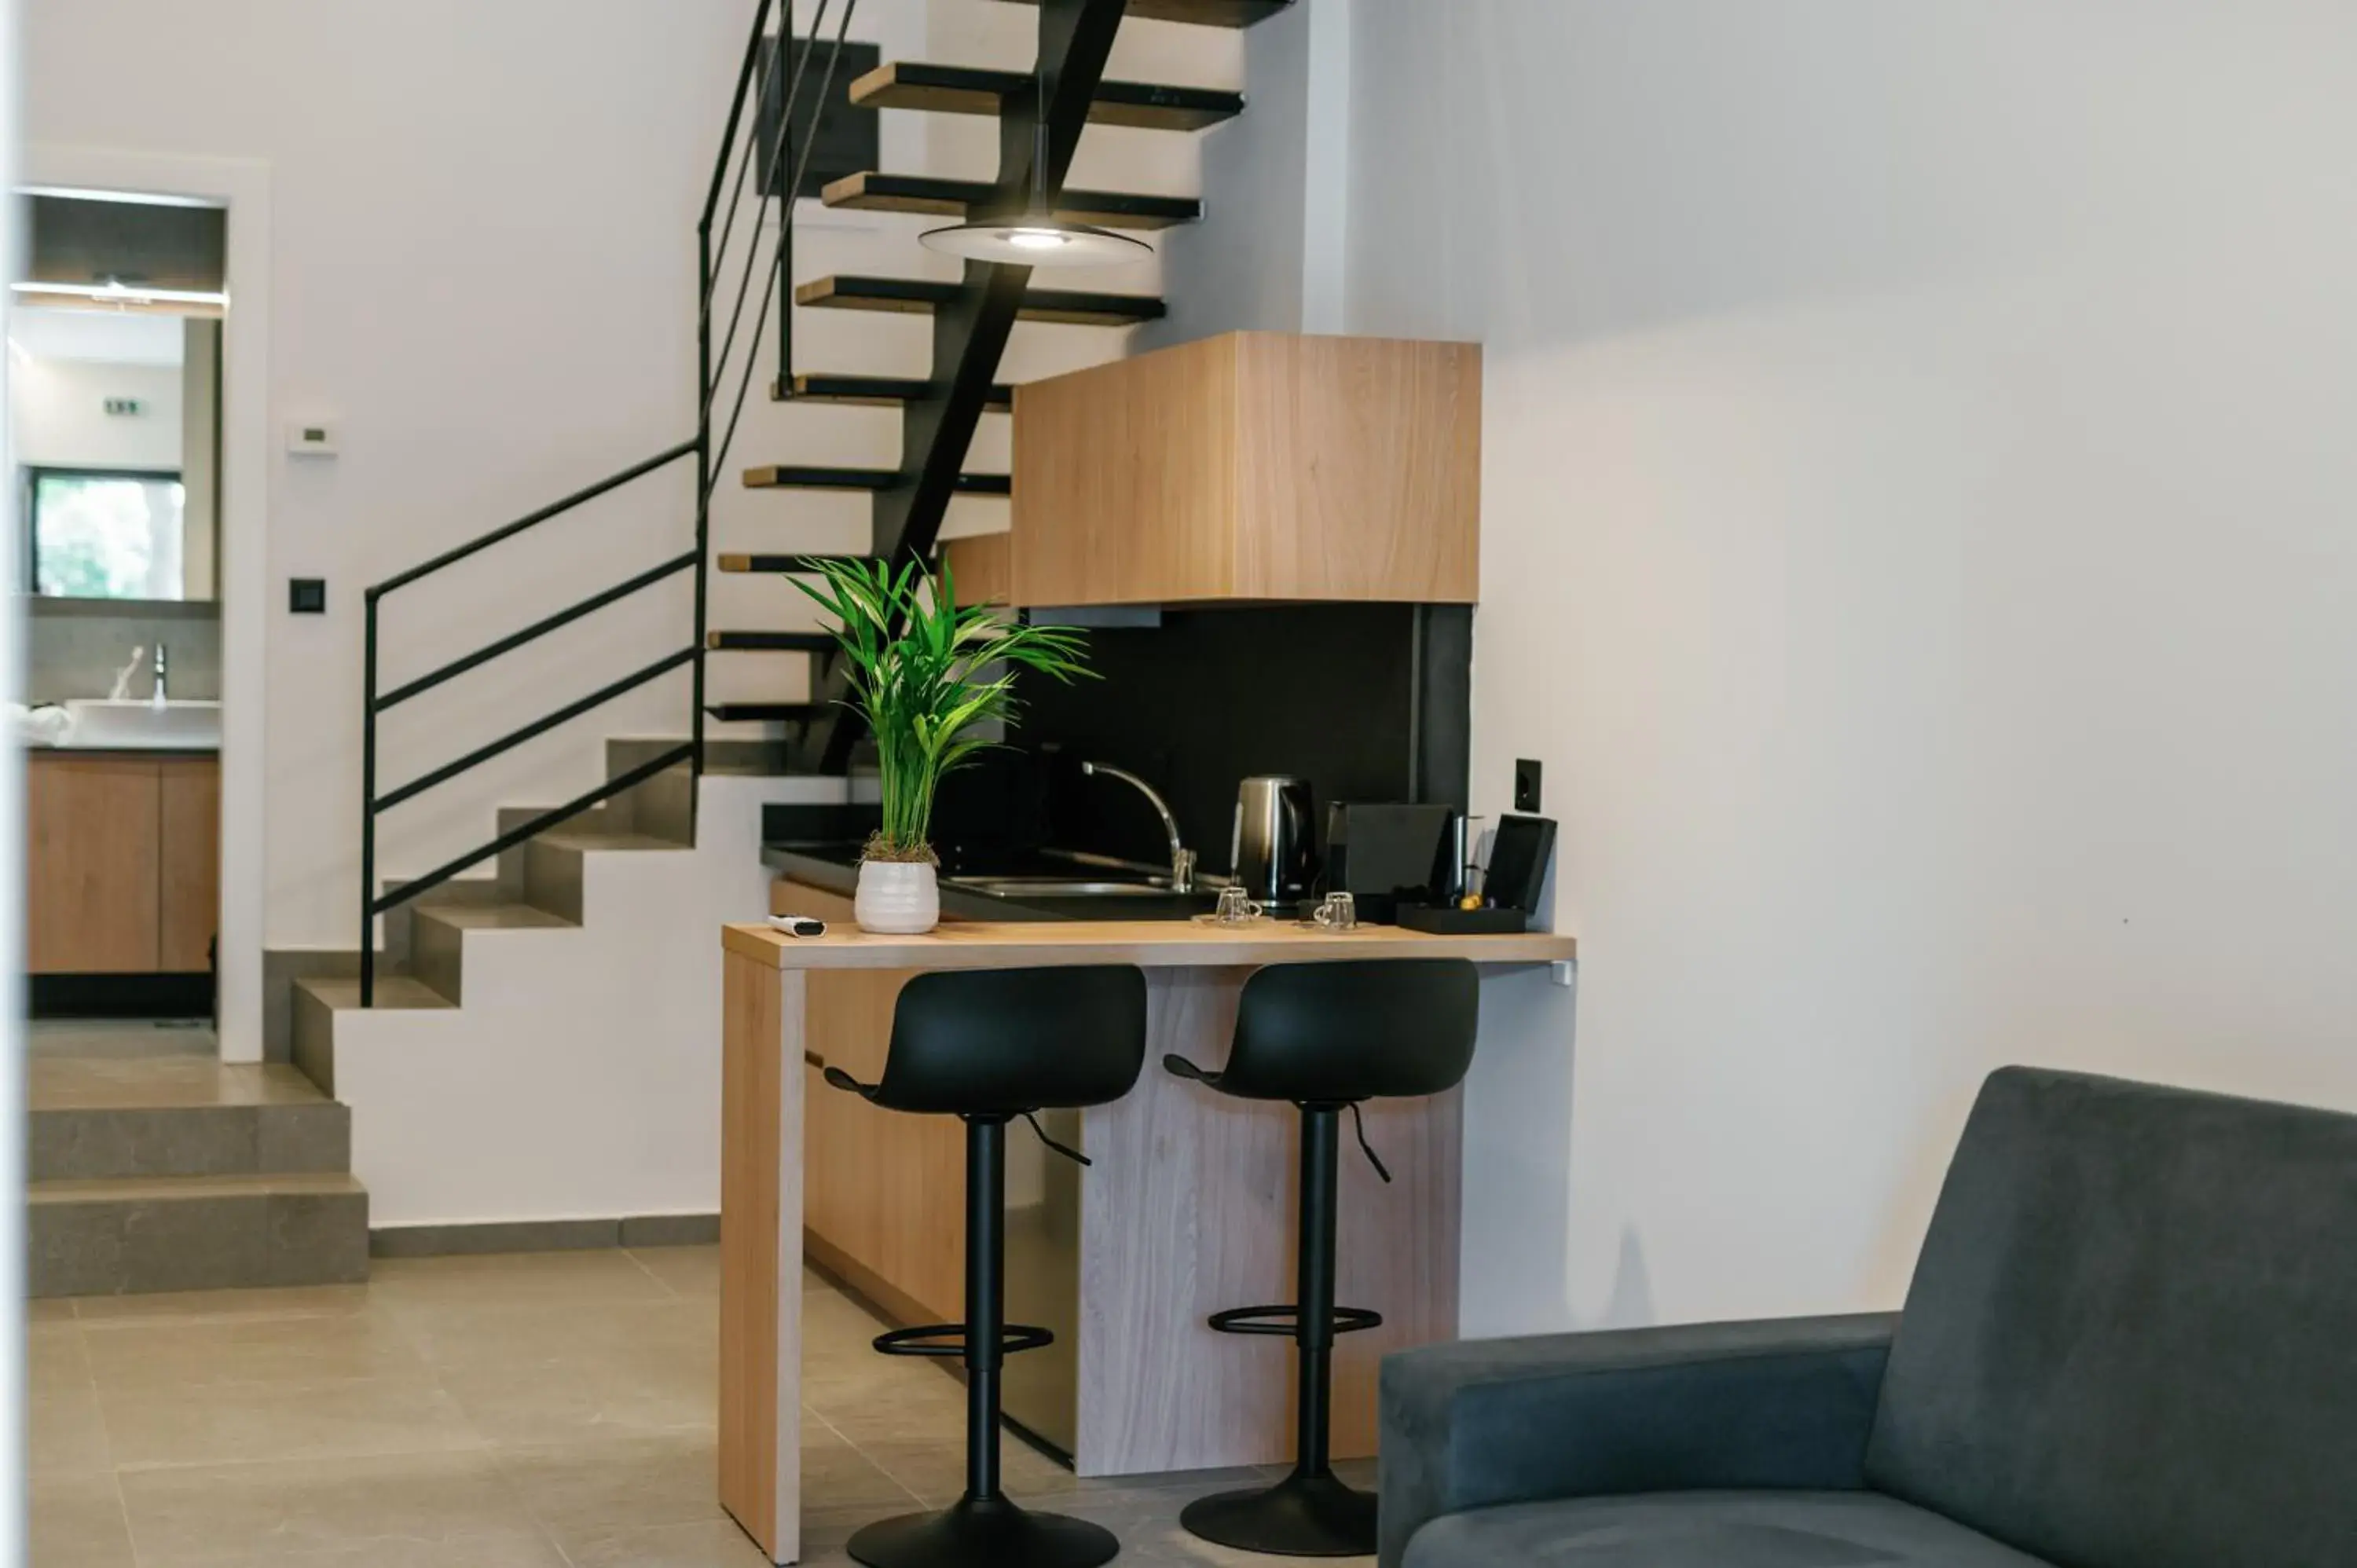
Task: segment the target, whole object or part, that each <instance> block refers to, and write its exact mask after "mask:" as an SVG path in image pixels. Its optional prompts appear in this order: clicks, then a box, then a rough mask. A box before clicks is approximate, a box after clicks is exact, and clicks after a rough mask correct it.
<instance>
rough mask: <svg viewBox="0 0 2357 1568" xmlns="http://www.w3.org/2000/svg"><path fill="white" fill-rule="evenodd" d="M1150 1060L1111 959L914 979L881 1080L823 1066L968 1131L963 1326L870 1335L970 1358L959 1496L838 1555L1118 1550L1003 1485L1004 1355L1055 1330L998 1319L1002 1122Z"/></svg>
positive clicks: (855, 1541) (910, 1563) (1095, 1089)
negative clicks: (1010, 1496)
mask: <svg viewBox="0 0 2357 1568" xmlns="http://www.w3.org/2000/svg"><path fill="white" fill-rule="evenodd" d="M1145 1060H1146V976H1145V975H1144V974H1143V973H1142V972H1139V971H1137V970H1136V969H1134V968H1129V967H1126V966H1122V965H1111V966H1103V967H1091V968H1082V969H1011V970H965V971H952V972H933V973H928V974H920V975H918V976H916V977H915V978H914V979H912V980H910V981H909V983H907V984H906V985H904V986H902V987H901V989H900V997H899V1003H898V1004H896V1005H895V1006H894V1008H893V1010H892V1042H891V1046H890V1047H889V1049H888V1051H887V1052H886V1054H885V1058H884V1076H883V1078H882V1079H880V1080H878V1081H877V1082H876V1083H872V1084H866V1083H861V1082H859V1081H858V1080H857V1079H854V1078H852V1077H851V1075H850V1074H848V1073H846V1072H844V1071H843V1070H842V1069H839V1068H829V1069H826V1080H827V1082H828V1083H830V1084H832V1085H834V1087H835V1088H837V1089H841V1090H848V1091H850V1092H853V1093H856V1094H861V1095H865V1096H866V1098H867V1099H868V1100H870V1101H874V1102H875V1103H876V1104H877V1105H880V1106H882V1107H884V1108H885V1109H886V1110H888V1111H907V1112H917V1113H919V1114H930V1115H941V1116H956V1117H958V1118H960V1119H961V1120H963V1122H965V1128H966V1133H965V1321H964V1322H963V1323H932V1324H926V1325H922V1326H918V1327H913V1328H896V1329H894V1330H892V1331H891V1332H889V1333H887V1334H879V1335H877V1337H876V1342H875V1343H876V1348H877V1350H878V1351H880V1352H882V1353H883V1354H885V1355H888V1356H935V1357H942V1358H955V1359H959V1360H961V1361H963V1363H964V1364H965V1374H966V1461H965V1477H966V1480H965V1494H964V1495H963V1497H961V1498H959V1499H958V1501H957V1502H956V1503H955V1504H954V1505H953V1506H952V1507H951V1508H949V1509H946V1510H944V1511H942V1512H941V1513H921V1514H907V1515H903V1516H901V1517H900V1518H898V1519H888V1520H883V1521H882V1522H881V1523H877V1524H871V1525H868V1526H867V1527H866V1528H865V1529H863V1530H858V1531H857V1532H856V1533H855V1534H854V1535H853V1536H852V1538H851V1540H850V1541H849V1543H848V1550H849V1551H850V1552H851V1555H852V1556H853V1557H854V1558H856V1559H857V1560H858V1561H859V1562H861V1563H866V1564H868V1565H869V1568H1097V1564H1099V1563H1106V1562H1109V1561H1111V1560H1112V1558H1113V1557H1114V1555H1115V1554H1116V1553H1117V1552H1120V1550H1121V1542H1120V1541H1117V1540H1115V1539H1114V1535H1113V1532H1112V1531H1110V1530H1105V1529H1103V1528H1102V1527H1101V1526H1098V1525H1094V1524H1090V1523H1088V1522H1087V1521H1085V1520H1076V1519H1065V1518H1062V1517H1060V1516H1059V1515H1055V1514H1045V1513H1033V1512H1031V1511H1029V1510H1028V1509H1020V1508H1017V1506H1016V1505H1015V1504H1014V1503H1012V1502H1010V1501H1008V1500H1007V1498H1006V1494H1005V1493H1004V1492H1003V1491H1001V1490H1000V1487H999V1466H998V1442H999V1434H998V1418H999V1386H998V1385H999V1374H1000V1370H1001V1365H1002V1363H1003V1362H1004V1361H1005V1359H1006V1357H1008V1356H1010V1355H1015V1354H1017V1353H1019V1352H1021V1351H1025V1350H1037V1349H1039V1348H1041V1347H1042V1346H1045V1345H1049V1344H1052V1343H1053V1342H1054V1338H1055V1337H1054V1336H1053V1335H1051V1334H1050V1333H1049V1331H1048V1330H1047V1329H1045V1328H1037V1327H1032V1326H1028V1325H1024V1324H1010V1323H1008V1322H1007V1321H1006V1282H1005V1274H1006V1236H1005V1232H1004V1229H1003V1226H1004V1219H1005V1207H1006V1123H1007V1122H1010V1121H1012V1120H1014V1119H1015V1118H1016V1117H1018V1116H1020V1117H1025V1118H1028V1117H1030V1116H1031V1115H1032V1113H1033V1112H1039V1111H1047V1110H1051V1109H1052V1110H1071V1109H1077V1108H1080V1107H1082V1106H1089V1105H1102V1104H1104V1103H1105V1102H1107V1101H1114V1100H1118V1099H1120V1098H1121V1097H1122V1096H1123V1095H1125V1094H1127V1093H1128V1092H1129V1091H1130V1089H1131V1087H1132V1086H1133V1085H1135V1083H1136V1082H1137V1074H1138V1069H1140V1068H1141V1067H1142V1066H1143V1065H1144V1063H1145ZM1032 1127H1033V1129H1034V1130H1035V1131H1037V1129H1038V1127H1039V1123H1038V1122H1032ZM1040 1138H1041V1140H1042V1141H1043V1142H1046V1143H1048V1144H1049V1147H1050V1148H1053V1149H1057V1150H1059V1151H1060V1153H1063V1154H1067V1155H1071V1157H1072V1158H1074V1159H1076V1160H1080V1161H1081V1163H1082V1164H1083V1165H1085V1164H1087V1163H1088V1162H1087V1159H1086V1157H1085V1156H1083V1155H1081V1154H1079V1153H1078V1152H1077V1151H1075V1150H1071V1149H1065V1148H1063V1146H1062V1145H1061V1144H1056V1143H1054V1142H1053V1141H1052V1140H1049V1139H1048V1137H1047V1134H1046V1133H1041V1134H1040Z"/></svg>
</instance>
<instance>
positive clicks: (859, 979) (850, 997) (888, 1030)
mask: <svg viewBox="0 0 2357 1568" xmlns="http://www.w3.org/2000/svg"><path fill="white" fill-rule="evenodd" d="M781 886H784V885H781ZM788 906H790V907H791V909H792V910H793V912H795V913H797V914H803V915H814V916H816V917H818V918H820V919H822V920H824V921H826V922H827V923H828V924H829V925H835V926H842V927H846V928H847V927H848V926H850V925H851V923H852V912H851V900H850V899H848V898H845V897H843V896H842V895H841V894H837V893H828V892H825V891H823V890H821V889H818V888H814V887H809V886H803V885H801V884H793V885H791V891H790V892H788V893H785V894H784V895H782V897H781V898H780V901H779V907H780V908H785V907H788ZM915 973H916V971H914V970H867V971H854V970H833V971H822V972H813V973H812V974H811V976H810V977H809V983H808V990H807V992H806V993H805V996H804V1000H803V1004H802V1006H803V1049H804V1052H805V1053H806V1054H805V1058H804V1065H805V1068H806V1070H807V1072H808V1074H809V1078H808V1080H807V1085H808V1089H809V1095H810V1098H809V1101H808V1104H809V1109H808V1112H806V1124H807V1127H808V1133H807V1137H808V1143H807V1144H806V1145H805V1149H804V1176H803V1185H804V1188H805V1190H806V1192H807V1193H808V1195H809V1196H808V1200H807V1206H806V1208H805V1209H804V1212H803V1216H802V1225H803V1229H804V1230H805V1232H806V1234H807V1238H808V1241H809V1245H810V1250H811V1255H812V1256H813V1258H814V1259H816V1260H817V1261H818V1262H820V1263H821V1264H822V1265H823V1266H824V1267H826V1268H828V1269H831V1270H833V1271H834V1273H837V1274H839V1275H841V1276H843V1277H844V1278H845V1280H847V1281H848V1282H849V1283H851V1285H852V1286H853V1287H854V1288H855V1289H856V1290H858V1291H859V1292H860V1293H861V1294H864V1295H866V1296H867V1297H868V1298H869V1299H870V1300H872V1301H874V1302H875V1303H876V1304H877V1305H879V1306H881V1307H883V1308H885V1309H886V1310H887V1311H888V1312H890V1313H891V1314H892V1315H893V1316H897V1317H899V1318H901V1319H903V1320H905V1321H909V1322H953V1321H955V1320H956V1319H957V1318H958V1317H960V1316H962V1315H963V1302H964V1294H965V1240H964V1238H965V1230H964V1227H965V1143H964V1135H965V1127H964V1123H963V1122H959V1121H958V1120H957V1119H956V1118H955V1117H953V1116H911V1115H908V1114H906V1113H904V1112H897V1111H883V1110H878V1109H877V1107H876V1106H873V1105H870V1104H869V1103H868V1102H867V1101H865V1100H863V1099H861V1098H860V1097H859V1096H857V1095H856V1094H851V1093H847V1092H845V1091H844V1090H838V1089H834V1088H830V1087H829V1086H828V1085H827V1084H826V1083H825V1081H824V1079H823V1068H825V1067H834V1068H840V1069H843V1070H844V1071H845V1072H847V1073H849V1074H850V1075H851V1076H852V1077H854V1078H856V1079H859V1081H860V1082H862V1083H874V1082H875V1081H876V1080H877V1079H879V1078H881V1077H882V1076H883V1073H884V1058H885V1054H886V1052H887V1050H888V1047H890V1045H891V1041H892V1009H893V1006H894V1004H896V1003H897V1002H898V1001H899V996H900V987H901V986H903V985H905V984H907V983H908V982H909V979H910V977H911V976H913V975H914V974H915ZM813 1057H815V1058H818V1059H817V1060H816V1061H812V1060H810V1059H809V1058H813Z"/></svg>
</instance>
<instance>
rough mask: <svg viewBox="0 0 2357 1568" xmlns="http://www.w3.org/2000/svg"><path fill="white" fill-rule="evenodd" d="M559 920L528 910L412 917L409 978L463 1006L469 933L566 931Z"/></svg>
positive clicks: (472, 908) (481, 908) (505, 907)
mask: <svg viewBox="0 0 2357 1568" xmlns="http://www.w3.org/2000/svg"><path fill="white" fill-rule="evenodd" d="M577 929H579V928H578V927H577V926H576V924H575V923H574V922H573V921H571V920H568V919H566V918H564V917H563V916H561V915H552V914H550V913H549V912H548V911H547V910H545V909H543V908H537V907H535V906H533V905H531V904H519V903H498V904H445V905H436V906H435V907H433V908H425V909H420V910H418V911H417V916H416V919H415V921H414V925H413V927H412V930H411V938H410V954H409V964H410V971H411V972H412V973H413V974H414V975H415V977H416V978H417V979H419V980H421V981H423V982H425V984H426V986H427V987H428V988H430V989H432V990H434V991H436V992H438V993H441V994H442V995H443V996H444V997H446V998H447V999H448V1000H449V1001H451V1002H452V1003H454V1004H455V1003H457V1002H460V1001H462V1000H464V993H463V990H462V984H463V981H464V973H465V967H466V966H465V961H464V960H465V954H466V950H467V947H466V942H467V933H468V931H570V930H577Z"/></svg>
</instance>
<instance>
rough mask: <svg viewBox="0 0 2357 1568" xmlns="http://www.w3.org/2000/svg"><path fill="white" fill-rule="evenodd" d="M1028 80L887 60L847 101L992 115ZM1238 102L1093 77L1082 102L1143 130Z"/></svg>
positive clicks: (1101, 120)
mask: <svg viewBox="0 0 2357 1568" xmlns="http://www.w3.org/2000/svg"><path fill="white" fill-rule="evenodd" d="M1031 80H1032V79H1031V73H1030V72H1028V71H1022V70H986V69H985V68H983V67H980V66H963V65H938V64H934V63H932V62H931V61H927V60H892V61H889V62H888V63H886V64H884V65H880V66H878V67H877V68H876V69H875V70H871V71H869V72H868V73H867V74H866V75H865V76H863V77H861V78H860V79H859V80H858V81H855V82H853V83H852V84H851V101H852V102H854V103H856V104H858V105H859V106H860V107H862V108H864V109H916V110H924V111H928V112H931V113H937V114H988V115H996V114H997V113H1000V111H1001V107H1002V105H1003V104H1004V103H1005V102H1006V99H1008V98H1009V97H1012V96H1015V95H1017V94H1019V93H1022V92H1025V91H1028V90H1029V88H1030V86H1031ZM1243 107H1244V95H1243V93H1241V92H1229V91H1222V90H1221V89H1218V88H1211V87H1171V86H1165V85H1162V84H1159V83H1156V82H1148V81H1101V82H1099V83H1097V95H1096V97H1095V99H1094V100H1093V101H1092V102H1091V103H1090V105H1089V120H1090V123H1091V124H1098V125H1131V126H1135V127H1138V128H1140V129H1143V130H1149V131H1200V130H1202V129H1203V128H1204V127H1206V126H1208V125H1216V124H1220V123H1221V122H1222V121H1223V120H1232V119H1233V118H1235V116H1237V115H1238V114H1241V113H1243Z"/></svg>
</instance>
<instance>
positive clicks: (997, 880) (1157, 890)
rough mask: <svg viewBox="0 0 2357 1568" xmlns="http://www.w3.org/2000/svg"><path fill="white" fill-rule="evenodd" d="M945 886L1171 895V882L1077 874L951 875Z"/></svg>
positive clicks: (1034, 894)
mask: <svg viewBox="0 0 2357 1568" xmlns="http://www.w3.org/2000/svg"><path fill="white" fill-rule="evenodd" d="M942 883H943V885H944V886H951V887H963V888H964V889H965V890H966V891H967V892H969V893H980V894H984V895H985V896H987V897H992V898H1011V899H1017V900H1020V899H1026V898H1167V897H1169V896H1170V886H1169V884H1168V882H1161V883H1155V882H1109V881H1103V880H1097V879H1092V878H1084V877H1077V876H978V877H963V876H947V877H943V878H942Z"/></svg>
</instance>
